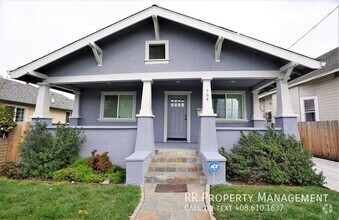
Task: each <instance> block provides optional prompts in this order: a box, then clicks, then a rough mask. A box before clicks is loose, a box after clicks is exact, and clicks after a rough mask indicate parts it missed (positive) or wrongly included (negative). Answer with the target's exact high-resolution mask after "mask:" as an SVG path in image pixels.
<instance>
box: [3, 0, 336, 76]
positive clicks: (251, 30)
mask: <svg viewBox="0 0 339 220" xmlns="http://www.w3.org/2000/svg"><path fill="white" fill-rule="evenodd" d="M338 3H339V1H333V0H332V1H330V0H322V1H164V0H162V1H160V0H158V1H6V0H5V1H0V74H3V75H4V74H5V72H6V70H11V69H15V68H17V67H18V66H21V65H23V64H26V63H28V62H30V61H32V60H34V59H36V58H39V57H41V56H43V55H45V54H47V53H49V52H51V51H53V50H55V49H58V48H60V47H62V46H64V45H66V44H68V43H70V42H72V41H75V40H77V39H79V38H81V37H83V36H85V35H87V34H90V33H92V32H94V31H96V30H98V29H100V28H102V27H104V26H107V25H109V24H111V23H114V22H116V21H118V20H120V19H123V18H125V17H127V16H129V15H131V14H133V13H136V12H138V11H140V10H143V9H144V8H147V7H149V6H151V5H152V4H157V5H159V6H162V7H165V8H168V9H171V10H174V11H177V12H180V13H183V14H186V15H189V16H192V17H195V18H199V19H202V20H205V21H207V22H211V23H213V24H216V25H220V26H223V27H225V28H228V29H231V30H234V31H237V32H239V33H242V34H245V35H248V36H251V37H254V38H257V39H260V40H263V41H266V42H268V43H272V44H275V45H277V46H280V47H283V48H288V47H289V46H291V45H292V44H293V43H294V42H295V41H296V40H297V39H298V38H299V37H301V36H302V35H303V34H305V33H306V32H307V31H308V30H309V29H310V28H311V27H313V26H314V25H315V24H316V23H317V22H319V21H320V20H321V19H322V18H323V17H324V16H325V15H326V14H328V13H329V12H330V11H331V10H333V9H334V8H335V7H336V6H337V5H338ZM338 15H339V11H338V10H336V11H335V12H334V13H333V14H332V15H331V16H329V17H328V18H327V19H326V20H324V22H322V23H321V24H320V25H319V26H318V27H317V28H315V29H314V30H313V31H312V32H311V33H310V34H308V35H307V36H306V37H305V38H304V39H303V40H301V41H300V42H299V43H298V44H297V45H296V46H294V47H292V48H291V50H293V51H296V52H298V53H302V54H305V55H307V56H310V57H317V56H319V55H321V54H323V53H325V52H327V51H329V50H331V49H333V48H335V47H337V46H338V44H339V42H338V39H339V36H338V32H339V30H338V26H339V25H338V20H339V18H338Z"/></svg>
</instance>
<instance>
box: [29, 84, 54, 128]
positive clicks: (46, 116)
mask: <svg viewBox="0 0 339 220" xmlns="http://www.w3.org/2000/svg"><path fill="white" fill-rule="evenodd" d="M37 84H38V85H39V90H38V97H37V101H36V105H35V111H34V113H33V116H32V122H33V123H34V122H35V121H37V120H40V121H45V122H46V123H47V124H48V125H52V117H51V115H50V113H49V107H50V104H51V100H50V85H49V84H48V83H45V82H42V83H37Z"/></svg>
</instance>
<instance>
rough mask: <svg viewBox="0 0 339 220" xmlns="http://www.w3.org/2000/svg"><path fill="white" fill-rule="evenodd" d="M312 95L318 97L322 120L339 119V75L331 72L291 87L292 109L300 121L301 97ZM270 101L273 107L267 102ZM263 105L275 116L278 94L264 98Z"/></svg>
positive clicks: (320, 118)
mask: <svg viewBox="0 0 339 220" xmlns="http://www.w3.org/2000/svg"><path fill="white" fill-rule="evenodd" d="M310 96H316V97H317V98H318V107H319V120H320V121H331V120H339V77H336V76H335V74H331V75H329V76H325V77H323V78H320V79H315V80H312V81H310V82H307V83H304V84H301V85H298V86H295V87H292V88H290V97H291V104H292V109H293V111H294V113H295V114H296V115H297V116H298V121H300V120H301V119H300V116H301V110H300V99H301V98H305V97H310ZM270 102H271V103H272V107H270V106H269V105H268V104H267V103H270ZM261 105H262V106H264V110H265V111H267V110H272V114H273V115H274V116H275V113H276V106H277V103H276V94H273V95H270V96H266V97H264V98H262V99H261Z"/></svg>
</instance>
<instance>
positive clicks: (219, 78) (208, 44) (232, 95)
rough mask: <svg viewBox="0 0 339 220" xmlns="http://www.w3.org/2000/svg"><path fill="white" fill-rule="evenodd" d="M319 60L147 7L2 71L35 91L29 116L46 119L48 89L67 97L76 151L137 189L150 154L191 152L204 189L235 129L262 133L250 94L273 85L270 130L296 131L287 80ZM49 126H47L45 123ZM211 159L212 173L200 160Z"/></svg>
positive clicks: (214, 180)
mask: <svg viewBox="0 0 339 220" xmlns="http://www.w3.org/2000/svg"><path fill="white" fill-rule="evenodd" d="M321 66H322V62H320V61H318V60H314V59H311V58H309V57H305V56H303V55H300V54H296V53H294V52H291V51H288V50H285V49H282V48H279V47H276V46H273V45H270V44H267V43H265V42H262V41H259V40H256V39H253V38H250V37H247V36H244V35H241V34H239V33H236V32H233V31H230V30H227V29H224V28H221V27H218V26H215V25H212V24H209V23H206V22H203V21H201V20H198V19H195V18H191V17H188V16H185V15H182V14H179V13H176V12H173V11H170V10H168V9H164V8H161V7H158V6H156V5H154V6H152V7H150V8H147V9H145V10H143V11H141V12H138V13H136V14H134V15H132V16H130V17H128V18H125V19H123V20H121V21H119V22H116V23H114V24H112V25H110V26H107V27H105V28H103V29H101V30H99V31H97V32H95V33H93V34H91V35H88V36H86V37H84V38H82V39H80V40H78V41H75V42H73V43H71V44H69V45H67V46H65V47H63V48H60V49H59V50H56V51H53V52H51V53H50V54H48V55H46V56H44V57H41V58H39V59H37V60H35V61H32V62H31V63H28V64H26V65H24V66H22V67H19V68H17V69H15V70H12V71H11V77H13V78H16V79H21V80H24V81H27V82H34V83H38V84H39V85H40V87H39V96H38V100H37V108H36V111H35V113H34V115H33V117H35V118H40V119H42V120H45V121H47V122H49V120H50V115H49V107H50V106H49V102H48V101H47V100H49V97H48V96H49V89H50V88H59V89H62V90H67V91H70V92H72V93H74V94H75V101H74V107H73V111H72V117H71V119H70V125H71V126H75V127H81V128H82V129H83V130H84V131H85V134H86V136H87V142H86V143H85V144H84V146H83V147H82V150H81V155H83V156H88V155H89V154H90V152H91V151H92V150H93V149H98V150H99V151H108V152H109V153H110V158H111V160H112V161H113V162H114V163H117V164H119V165H121V166H123V167H126V169H127V180H126V181H127V183H128V184H143V183H144V176H145V174H146V172H147V168H148V165H149V163H150V161H151V158H152V156H153V155H154V152H155V149H159V148H179V149H195V150H197V151H198V152H199V155H200V158H201V162H202V166H203V171H204V173H205V176H206V180H207V183H209V184H220V183H224V182H225V169H226V168H225V158H224V157H222V156H221V155H220V154H219V153H218V150H219V149H220V148H221V147H225V148H226V150H230V149H231V146H232V145H233V144H234V143H237V141H238V140H239V137H240V132H241V131H244V132H248V131H251V130H258V131H265V130H266V128H265V126H264V123H265V121H264V119H263V117H262V112H261V110H260V104H259V93H260V92H261V91H262V90H263V89H265V88H266V87H267V86H270V85H272V84H274V85H276V88H277V97H278V98H277V99H278V101H277V103H278V107H277V111H278V113H277V117H276V124H277V130H282V131H283V132H285V133H288V134H294V135H295V136H297V137H298V136H299V135H298V130H297V119H296V116H295V115H294V114H293V112H292V110H291V104H290V98H289V93H288V86H287V81H288V80H289V79H290V77H293V74H294V73H298V74H300V75H302V74H306V73H308V72H309V71H311V70H313V69H318V68H321ZM51 128H53V127H51ZM211 161H217V162H219V164H220V168H221V169H220V172H218V173H217V174H215V176H214V177H213V175H212V174H211V173H210V172H209V171H208V164H209V163H210V162H211Z"/></svg>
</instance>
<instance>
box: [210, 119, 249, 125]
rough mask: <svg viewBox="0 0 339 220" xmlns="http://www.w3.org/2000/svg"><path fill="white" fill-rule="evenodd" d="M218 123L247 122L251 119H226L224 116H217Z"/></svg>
mask: <svg viewBox="0 0 339 220" xmlns="http://www.w3.org/2000/svg"><path fill="white" fill-rule="evenodd" d="M215 122H216V123H221V124H222V123H225V124H226V123H229V124H247V123H248V122H249V120H243V119H238V120H237V119H226V118H225V119H224V118H216V119H215Z"/></svg>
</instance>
